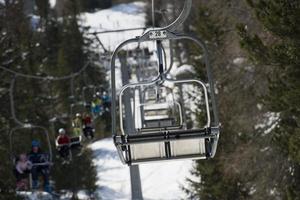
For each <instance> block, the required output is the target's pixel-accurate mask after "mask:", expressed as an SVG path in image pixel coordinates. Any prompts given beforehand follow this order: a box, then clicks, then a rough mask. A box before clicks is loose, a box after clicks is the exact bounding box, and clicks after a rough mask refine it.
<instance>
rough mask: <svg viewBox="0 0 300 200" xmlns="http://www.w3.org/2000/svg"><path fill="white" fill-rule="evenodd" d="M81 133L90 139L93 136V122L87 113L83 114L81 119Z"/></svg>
mask: <svg viewBox="0 0 300 200" xmlns="http://www.w3.org/2000/svg"><path fill="white" fill-rule="evenodd" d="M82 121H83V133H84V136H85V137H86V138H88V137H89V136H90V137H91V139H93V138H94V129H93V124H92V118H91V116H90V115H89V114H87V113H86V114H85V115H84V117H83V119H82Z"/></svg>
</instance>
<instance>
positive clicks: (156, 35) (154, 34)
mask: <svg viewBox="0 0 300 200" xmlns="http://www.w3.org/2000/svg"><path fill="white" fill-rule="evenodd" d="M149 38H150V39H153V40H155V39H164V38H167V31H151V32H150V33H149Z"/></svg>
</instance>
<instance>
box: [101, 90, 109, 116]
mask: <svg viewBox="0 0 300 200" xmlns="http://www.w3.org/2000/svg"><path fill="white" fill-rule="evenodd" d="M101 99H102V101H103V107H104V110H105V111H107V112H108V111H109V108H110V98H109V96H108V94H107V92H106V91H104V92H103V93H102V96H101Z"/></svg>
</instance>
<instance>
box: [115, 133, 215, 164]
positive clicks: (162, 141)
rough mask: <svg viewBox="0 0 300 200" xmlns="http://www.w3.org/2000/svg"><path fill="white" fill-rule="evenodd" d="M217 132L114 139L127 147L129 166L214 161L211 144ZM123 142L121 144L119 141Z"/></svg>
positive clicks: (144, 134)
mask: <svg viewBox="0 0 300 200" xmlns="http://www.w3.org/2000/svg"><path fill="white" fill-rule="evenodd" d="M218 131H219V129H218V128H203V129H192V130H178V129H177V130H168V131H160V132H152V133H143V134H133V135H130V134H129V135H127V136H125V137H122V136H120V137H118V136H116V137H115V143H116V145H117V146H118V145H121V146H123V149H124V147H126V149H127V151H125V154H126V155H125V157H126V158H127V161H126V162H127V164H129V165H134V164H139V163H143V162H150V161H162V160H172V159H185V158H194V159H206V158H210V157H211V141H212V140H213V139H214V138H216V137H217V133H218ZM120 140H121V141H120Z"/></svg>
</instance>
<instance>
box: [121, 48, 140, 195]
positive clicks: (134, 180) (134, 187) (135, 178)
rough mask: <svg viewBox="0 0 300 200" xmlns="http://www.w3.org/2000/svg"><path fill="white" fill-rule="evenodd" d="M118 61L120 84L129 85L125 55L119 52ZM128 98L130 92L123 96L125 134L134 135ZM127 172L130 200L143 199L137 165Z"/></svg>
mask: <svg viewBox="0 0 300 200" xmlns="http://www.w3.org/2000/svg"><path fill="white" fill-rule="evenodd" d="M119 59H120V63H121V74H122V82H123V85H126V84H128V83H129V73H128V67H127V62H126V54H125V53H123V52H120V53H119ZM130 97H131V94H130V90H128V91H126V92H125V93H124V95H123V98H124V101H123V102H124V107H125V129H126V132H129V133H134V127H133V120H134V119H132V110H131V102H130ZM120 115H122V113H120ZM129 171H130V180H131V199H133V200H140V199H143V193H142V184H141V177H140V171H139V166H138V165H133V166H130V167H129Z"/></svg>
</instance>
